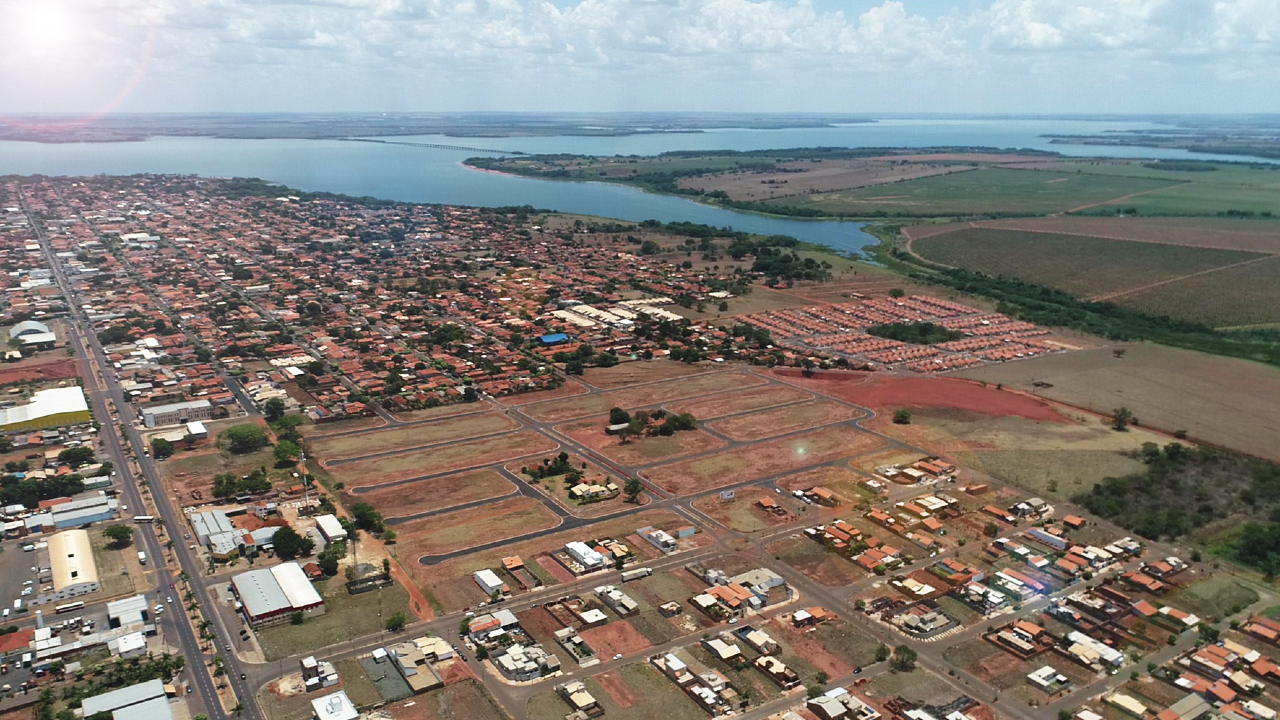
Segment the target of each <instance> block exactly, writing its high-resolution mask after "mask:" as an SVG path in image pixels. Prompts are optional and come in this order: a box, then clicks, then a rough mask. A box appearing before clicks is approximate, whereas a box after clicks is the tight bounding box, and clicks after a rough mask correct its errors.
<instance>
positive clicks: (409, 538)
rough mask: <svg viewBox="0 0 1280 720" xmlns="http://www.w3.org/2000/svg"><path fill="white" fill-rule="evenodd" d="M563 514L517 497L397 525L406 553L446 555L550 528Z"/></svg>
mask: <svg viewBox="0 0 1280 720" xmlns="http://www.w3.org/2000/svg"><path fill="white" fill-rule="evenodd" d="M559 524H560V518H558V517H556V515H555V514H554V513H552V512H551V511H550V510H548V509H547V506H545V505H543V504H542V503H541V502H539V501H538V500H536V499H534V498H527V497H516V498H512V499H510V500H501V501H499V502H493V503H487V504H485V505H481V506H479V507H473V508H468V509H466V510H458V511H456V512H451V513H446V514H444V515H436V516H432V517H430V518H425V519H422V520H410V521H408V522H405V523H400V524H397V525H395V528H396V532H397V533H399V534H400V538H399V540H398V542H397V544H398V545H400V546H401V548H400V552H401V553H403V554H404V555H406V556H409V557H412V556H415V555H443V554H446V553H451V552H457V551H459V550H466V549H467V548H471V547H475V546H477V545H484V544H486V543H490V542H494V541H497V540H505V539H507V538H511V537H518V536H520V535H525V534H527V533H531V532H536V531H538V530H549V529H551V528H553V527H555V526H557V525H559Z"/></svg>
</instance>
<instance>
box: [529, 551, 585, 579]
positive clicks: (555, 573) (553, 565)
mask: <svg viewBox="0 0 1280 720" xmlns="http://www.w3.org/2000/svg"><path fill="white" fill-rule="evenodd" d="M538 566H539V567H541V568H542V569H543V570H546V571H547V572H549V573H551V577H553V578H555V579H556V580H557V581H558V582H560V583H562V584H568V583H571V582H573V581H574V580H577V578H575V577H574V576H573V573H571V572H569V571H568V570H566V569H565V567H564V566H563V565H561V564H560V563H558V562H556V559H555V558H553V557H551V556H550V555H539V556H538Z"/></svg>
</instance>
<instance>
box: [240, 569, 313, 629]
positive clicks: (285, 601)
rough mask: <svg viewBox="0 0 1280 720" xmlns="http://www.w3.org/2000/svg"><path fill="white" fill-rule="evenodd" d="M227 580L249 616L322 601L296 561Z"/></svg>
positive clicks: (270, 613) (252, 571)
mask: <svg viewBox="0 0 1280 720" xmlns="http://www.w3.org/2000/svg"><path fill="white" fill-rule="evenodd" d="M231 582H232V583H234V584H235V587H236V594H237V595H239V596H240V602H242V603H244V609H245V612H247V613H248V614H249V616H250V617H251V618H259V617H264V616H267V615H272V614H275V613H280V612H285V611H290V610H303V609H307V608H311V607H315V606H317V605H322V604H323V603H324V600H322V599H321V597H320V593H318V592H316V589H315V588H314V587H312V585H311V581H310V580H308V579H307V574H306V573H304V572H303V571H302V567H301V566H299V565H298V563H296V562H287V563H282V564H280V565H277V566H275V567H273V568H270V569H262V570H250V571H249V572H244V573H240V574H239V575H236V576H235V577H234V578H232V579H231Z"/></svg>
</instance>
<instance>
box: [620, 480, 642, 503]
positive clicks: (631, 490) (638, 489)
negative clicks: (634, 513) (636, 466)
mask: <svg viewBox="0 0 1280 720" xmlns="http://www.w3.org/2000/svg"><path fill="white" fill-rule="evenodd" d="M622 492H623V493H625V494H626V496H627V499H629V500H630V501H631V502H636V501H637V500H638V499H639V498H640V493H642V492H644V483H642V482H640V478H635V477H633V478H631V479H630V480H628V481H627V484H626V486H625V487H623V489H622Z"/></svg>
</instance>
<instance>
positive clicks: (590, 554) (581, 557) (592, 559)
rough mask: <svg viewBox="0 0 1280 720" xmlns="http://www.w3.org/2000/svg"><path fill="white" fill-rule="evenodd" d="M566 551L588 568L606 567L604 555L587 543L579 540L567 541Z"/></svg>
mask: <svg viewBox="0 0 1280 720" xmlns="http://www.w3.org/2000/svg"><path fill="white" fill-rule="evenodd" d="M564 549H565V552H567V553H569V556H570V557H572V558H573V559H574V560H576V561H577V562H578V564H579V565H581V566H582V567H584V568H586V569H587V570H596V569H598V568H602V567H604V556H602V555H601V554H600V553H598V552H596V551H595V550H592V549H591V548H590V547H587V544H586V543H584V542H581V541H578V540H574V541H573V542H571V543H566V544H565V546H564Z"/></svg>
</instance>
